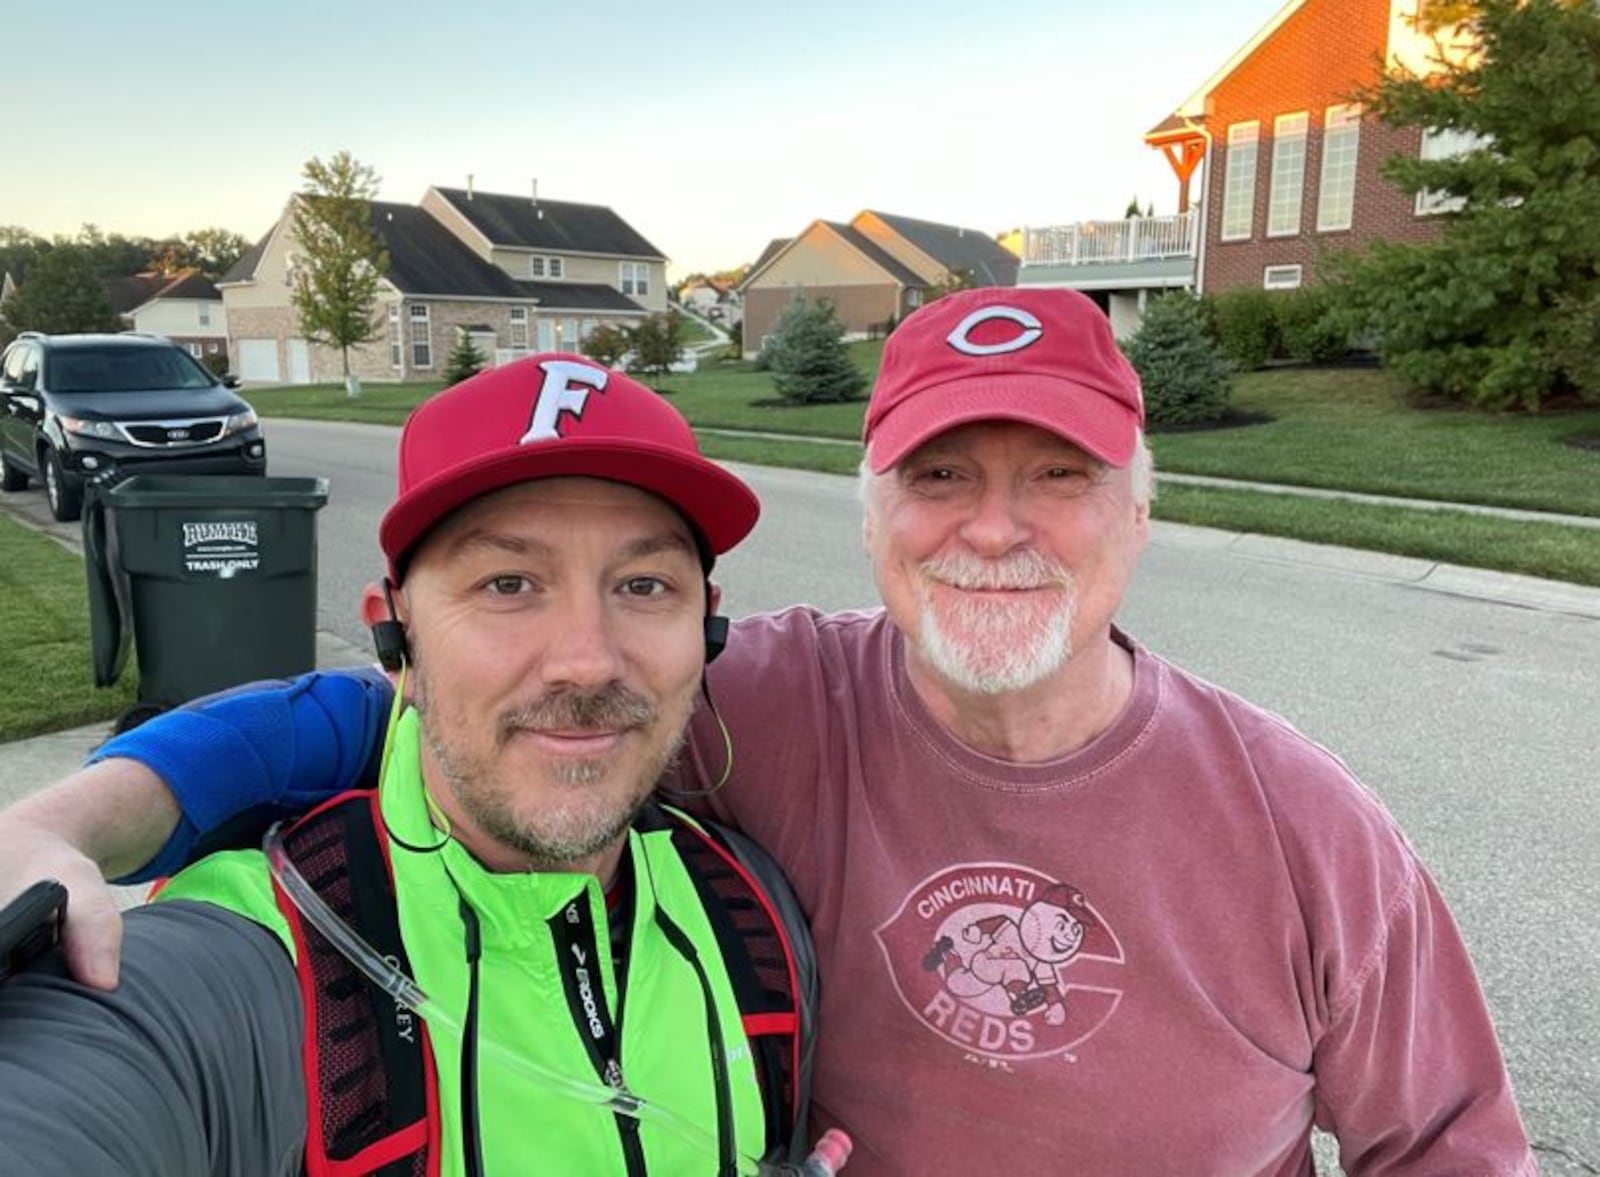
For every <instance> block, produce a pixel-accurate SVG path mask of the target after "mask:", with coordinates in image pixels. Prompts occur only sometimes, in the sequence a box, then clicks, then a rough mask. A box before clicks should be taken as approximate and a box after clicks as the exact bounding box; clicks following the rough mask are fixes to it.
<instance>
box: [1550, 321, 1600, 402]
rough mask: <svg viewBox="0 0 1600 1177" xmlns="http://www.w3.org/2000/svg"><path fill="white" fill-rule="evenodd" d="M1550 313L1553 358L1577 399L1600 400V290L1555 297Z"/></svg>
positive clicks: (1585, 400)
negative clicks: (1579, 296) (1580, 295)
mask: <svg viewBox="0 0 1600 1177" xmlns="http://www.w3.org/2000/svg"><path fill="white" fill-rule="evenodd" d="M1553 316H1554V319H1555V322H1554V324H1553V325H1552V330H1551V333H1550V334H1551V343H1552V352H1553V354H1552V358H1553V359H1554V361H1555V363H1556V364H1557V365H1558V366H1559V367H1560V369H1561V370H1562V372H1563V373H1564V374H1565V375H1566V377H1567V379H1568V381H1569V382H1570V383H1571V385H1572V388H1573V390H1574V391H1575V392H1576V393H1577V394H1578V399H1579V400H1581V401H1583V402H1584V403H1586V404H1600V294H1596V295H1595V296H1593V297H1590V298H1588V299H1577V298H1560V299H1557V300H1556V306H1555V310H1554V312H1553Z"/></svg>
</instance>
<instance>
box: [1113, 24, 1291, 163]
mask: <svg viewBox="0 0 1600 1177" xmlns="http://www.w3.org/2000/svg"><path fill="white" fill-rule="evenodd" d="M1305 3H1306V0H1288V3H1286V4H1285V5H1284V6H1283V7H1282V8H1280V9H1278V11H1277V12H1275V13H1274V14H1273V15H1272V17H1271V19H1269V20H1268V21H1267V23H1266V24H1264V25H1262V26H1261V27H1260V28H1259V29H1257V30H1256V31H1255V34H1254V35H1253V36H1252V37H1251V38H1250V39H1249V40H1248V41H1246V42H1245V43H1244V44H1243V45H1241V46H1239V48H1238V49H1237V50H1235V52H1234V54H1233V56H1232V57H1230V58H1228V60H1227V61H1225V62H1224V63H1223V65H1222V68H1221V69H1219V70H1218V71H1217V72H1216V73H1214V74H1212V75H1211V76H1210V77H1209V78H1207V79H1206V80H1205V82H1204V83H1203V84H1202V85H1201V86H1200V88H1199V89H1198V90H1196V91H1195V92H1194V93H1193V94H1190V95H1189V97H1187V98H1185V99H1184V100H1183V101H1182V102H1181V103H1179V104H1178V108H1177V109H1176V110H1174V111H1173V112H1172V113H1171V114H1170V115H1168V116H1167V117H1166V118H1164V119H1162V120H1161V121H1160V122H1159V123H1157V124H1156V125H1155V126H1153V127H1151V128H1150V130H1148V131H1146V132H1145V138H1146V139H1147V140H1148V139H1159V138H1166V137H1171V136H1172V134H1173V132H1175V131H1178V130H1181V129H1184V128H1185V127H1186V125H1187V124H1191V123H1192V124H1196V125H1198V124H1200V123H1203V122H1205V118H1206V96H1207V95H1209V94H1210V93H1211V91H1213V90H1215V89H1216V88H1217V87H1218V86H1220V85H1222V83H1223V82H1224V81H1226V80H1227V77H1228V75H1229V74H1231V73H1232V72H1233V71H1234V70H1236V69H1238V68H1239V67H1240V66H1241V65H1243V64H1244V63H1245V59H1246V58H1248V57H1249V56H1250V55H1251V54H1252V53H1254V52H1255V51H1256V50H1257V49H1259V48H1261V45H1262V43H1263V42H1265V41H1266V39H1267V38H1268V37H1270V36H1272V34H1273V33H1275V32H1277V31H1278V30H1279V29H1280V28H1281V27H1282V26H1283V23H1284V21H1286V20H1288V19H1289V18H1290V17H1291V16H1293V15H1294V14H1295V13H1296V12H1298V11H1300V9H1301V8H1302V7H1304V5H1305Z"/></svg>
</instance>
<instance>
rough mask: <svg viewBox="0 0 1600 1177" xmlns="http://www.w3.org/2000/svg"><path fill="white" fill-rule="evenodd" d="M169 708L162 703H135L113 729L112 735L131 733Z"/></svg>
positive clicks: (119, 718)
mask: <svg viewBox="0 0 1600 1177" xmlns="http://www.w3.org/2000/svg"><path fill="white" fill-rule="evenodd" d="M166 710H167V707H166V706H165V705H164V704H161V703H135V704H134V705H133V706H132V707H129V708H128V709H127V710H126V711H124V712H123V713H122V714H121V715H119V716H117V722H116V723H114V724H113V725H112V727H111V734H112V735H114V736H120V735H121V734H122V733H123V732H131V731H132V730H133V729H134V728H136V727H138V726H139V725H140V724H141V723H146V722H148V721H149V720H152V719H154V718H155V717H156V716H158V715H160V714H161V713H162V712H163V711H166Z"/></svg>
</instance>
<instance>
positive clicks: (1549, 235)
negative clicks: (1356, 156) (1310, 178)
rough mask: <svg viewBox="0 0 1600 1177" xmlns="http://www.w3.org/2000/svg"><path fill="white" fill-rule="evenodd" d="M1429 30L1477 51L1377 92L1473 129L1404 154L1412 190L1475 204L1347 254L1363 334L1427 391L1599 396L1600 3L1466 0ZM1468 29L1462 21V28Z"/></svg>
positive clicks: (1540, 398) (1474, 399) (1522, 398)
mask: <svg viewBox="0 0 1600 1177" xmlns="http://www.w3.org/2000/svg"><path fill="white" fill-rule="evenodd" d="M1424 11H1425V12H1427V13H1428V14H1429V17H1428V20H1429V22H1430V24H1429V26H1428V27H1429V28H1430V29H1432V30H1434V31H1436V32H1437V33H1438V34H1439V35H1440V36H1442V37H1444V38H1446V39H1448V38H1450V37H1451V35H1452V34H1457V35H1463V36H1464V37H1465V40H1466V41H1467V42H1468V43H1469V46H1470V51H1469V52H1467V53H1464V54H1456V55H1453V56H1451V57H1450V59H1449V60H1448V61H1446V62H1445V63H1444V64H1443V65H1442V68H1441V69H1440V71H1439V72H1438V73H1436V74H1434V75H1432V76H1430V77H1427V78H1422V77H1417V76H1415V75H1412V74H1407V73H1396V74H1391V75H1390V76H1388V77H1386V78H1385V79H1384V80H1383V81H1382V82H1380V83H1379V84H1378V85H1377V86H1376V87H1375V88H1374V89H1373V90H1371V91H1370V92H1368V93H1366V94H1364V95H1363V96H1362V97H1363V101H1364V102H1365V103H1366V105H1367V106H1368V107H1369V108H1370V109H1371V110H1372V111H1374V112H1375V113H1376V114H1377V115H1378V117H1379V118H1381V119H1382V120H1384V121H1385V122H1387V123H1389V124H1391V125H1394V126H1420V127H1425V128H1433V129H1435V130H1452V131H1458V132H1466V133H1468V134H1470V135H1471V136H1474V137H1475V141H1476V143H1477V146H1476V148H1475V149H1473V150H1470V151H1468V152H1466V153H1465V154H1462V155H1459V156H1456V157H1454V158H1450V159H1440V160H1419V159H1405V158H1395V159H1393V160H1391V161H1389V162H1388V163H1387V164H1386V165H1385V169H1384V171H1385V175H1386V176H1388V177H1389V178H1390V179H1391V180H1393V181H1394V182H1395V183H1397V184H1398V185H1399V186H1400V187H1401V188H1403V189H1404V190H1405V191H1407V192H1413V193H1415V192H1420V191H1423V190H1426V191H1428V192H1429V193H1430V194H1438V195H1440V196H1444V197H1454V198H1457V199H1458V200H1459V202H1460V208H1459V211H1454V212H1447V213H1444V214H1442V216H1441V219H1442V221H1443V224H1442V226H1441V228H1442V232H1441V237H1440V239H1439V241H1438V242H1437V243H1436V244H1428V245H1416V244H1411V245H1398V244H1383V243H1378V244H1374V245H1373V246H1372V248H1371V250H1370V251H1369V253H1368V254H1367V255H1366V256H1365V257H1362V258H1359V259H1357V258H1350V257H1345V258H1343V259H1340V260H1339V261H1338V262H1336V264H1335V266H1334V271H1333V272H1334V276H1335V277H1336V278H1342V279H1343V282H1344V286H1345V291H1346V293H1347V295H1348V296H1349V303H1350V306H1351V308H1352V312H1353V323H1354V325H1356V326H1358V327H1370V328H1374V329H1376V331H1377V332H1378V334H1379V337H1380V341H1381V343H1380V346H1381V348H1382V354H1383V357H1384V361H1385V363H1386V364H1387V365H1388V366H1389V367H1391V368H1392V369H1393V370H1394V371H1396V372H1397V373H1399V374H1400V375H1401V376H1403V377H1404V378H1406V379H1407V380H1408V381H1410V382H1411V383H1412V384H1414V385H1417V386H1419V387H1421V388H1424V389H1429V390H1432V391H1436V392H1440V393H1444V394H1446V395H1449V396H1451V397H1455V398H1458V399H1461V400H1465V401H1467V402H1469V403H1473V404H1478V405H1483V406H1487V407H1494V408H1511V407H1521V408H1526V409H1537V408H1538V407H1539V406H1540V405H1541V404H1542V403H1544V401H1545V400H1547V399H1548V398H1549V397H1551V396H1553V395H1559V394H1562V393H1576V394H1578V395H1579V396H1580V397H1581V398H1583V399H1585V400H1590V401H1600V365H1596V364H1595V363H1594V361H1593V358H1592V357H1593V356H1594V354H1595V352H1596V349H1600V12H1597V11H1596V8H1595V6H1594V5H1593V4H1591V3H1589V2H1588V0H1455V2H1452V3H1448V4H1442V5H1437V6H1433V7H1427V8H1425V9H1424ZM1456 21H1459V22H1461V23H1460V24H1459V26H1458V27H1452V22H1456Z"/></svg>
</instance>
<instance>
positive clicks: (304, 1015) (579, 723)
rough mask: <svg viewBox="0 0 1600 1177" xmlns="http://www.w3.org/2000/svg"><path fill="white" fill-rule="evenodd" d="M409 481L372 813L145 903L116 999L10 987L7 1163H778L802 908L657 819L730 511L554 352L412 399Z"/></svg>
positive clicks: (757, 871) (728, 541)
mask: <svg viewBox="0 0 1600 1177" xmlns="http://www.w3.org/2000/svg"><path fill="white" fill-rule="evenodd" d="M398 466H399V494H398V496H397V498H396V499H395V502H394V504H393V505H392V506H391V507H390V508H389V511H388V513H387V514H385V516H384V518H383V523H382V525H381V527H380V529H379V542H380V545H381V547H382V549H383V552H384V555H385V557H386V559H387V562H388V576H387V577H386V578H385V580H384V582H383V583H382V585H381V586H373V587H372V588H371V589H369V590H368V592H367V594H366V597H365V600H364V609H365V613H366V616H367V619H368V621H369V622H370V623H371V624H372V626H373V628H374V631H375V633H376V634H377V635H378V636H379V650H380V655H381V658H382V660H383V663H384V665H385V667H386V668H387V669H389V670H390V671H391V673H393V674H394V675H395V676H396V678H397V680H398V686H399V689H398V690H397V691H396V698H395V703H394V705H393V708H392V711H391V715H390V718H389V723H388V735H387V738H386V741H385V747H384V755H383V769H382V773H381V781H380V782H379V785H378V788H377V789H376V790H361V791H355V792H351V793H348V794H345V795H344V796H343V797H341V798H336V799H334V800H333V801H331V802H330V803H328V804H326V805H324V806H322V807H320V808H319V809H318V810H317V811H316V812H315V813H314V814H312V815H311V816H309V817H307V818H305V819H303V820H300V821H297V822H295V823H294V824H293V825H292V826H290V827H288V828H287V829H286V830H282V831H279V830H276V829H275V830H274V831H273V832H272V833H270V834H268V836H267V840H266V843H265V845H264V847H263V849H262V850H260V851H253V850H252V851H232V852H227V853H220V854H216V855H212V856H209V857H206V858H202V859H201V860H200V861H199V862H197V863H195V864H194V865H193V866H191V867H189V868H188V869H186V870H184V871H183V872H182V873H180V874H178V875H177V876H176V877H175V878H173V879H172V880H170V881H169V882H168V883H167V884H166V885H165V887H164V889H163V891H162V893H161V897H160V898H161V902H159V903H158V904H156V906H155V907H154V908H151V909H146V910H145V911H141V912H138V913H136V914H135V916H134V917H132V918H130V919H129V921H128V924H129V928H130V937H131V940H130V945H129V952H128V954H127V955H128V959H127V961H126V964H125V967H124V982H123V984H122V985H121V986H120V987H119V988H118V989H117V991H116V992H115V993H113V994H99V993H96V992H95V991H93V990H89V989H86V988H84V987H82V986H72V985H65V984H61V983H54V984H52V983H50V982H49V981H47V980H46V979H44V978H36V977H34V976H32V975H28V974H24V975H23V976H21V977H19V978H18V979H17V981H16V982H15V983H14V984H13V985H11V986H8V988H7V990H6V991H5V998H4V1000H3V1001H0V1091H5V1090H8V1089H9V1083H8V1077H9V1079H10V1081H11V1082H26V1085H27V1091H26V1093H25V1094H23V1093H21V1092H13V1093H11V1094H8V1096H7V1098H5V1099H0V1171H4V1172H6V1173H29V1174H36V1175H41V1177H43V1175H47V1174H54V1173H60V1174H71V1173H84V1172H112V1171H115V1172H118V1173H144V1172H149V1173H161V1174H164V1175H169V1177H176V1175H181V1174H193V1175H194V1177H202V1175H207V1174H212V1173H218V1174H221V1173H227V1174H234V1175H243V1174H261V1175H263V1177H276V1175H278V1174H287V1173H290V1172H301V1171H305V1172H309V1173H350V1174H355V1173H367V1172H373V1173H377V1172H383V1173H391V1172H405V1173H418V1174H424V1173H440V1172H451V1173H464V1174H480V1175H481V1174H498V1173H516V1172H527V1171H529V1170H538V1171H541V1172H552V1173H572V1174H601V1173H619V1174H622V1173H627V1174H633V1173H645V1172H701V1173H705V1172H716V1173H724V1174H728V1175H730V1177H731V1175H732V1174H734V1173H736V1172H739V1173H743V1172H754V1171H755V1169H756V1167H757V1165H758V1164H759V1163H761V1162H763V1161H766V1162H774V1163H776V1164H782V1163H784V1162H786V1161H790V1160H792V1161H795V1162H798V1161H799V1160H800V1159H801V1157H802V1156H803V1155H804V1150H803V1148H801V1149H799V1150H798V1152H796V1153H795V1154H794V1155H793V1156H792V1157H791V1149H790V1146H791V1143H793V1144H795V1145H796V1146H798V1145H799V1144H800V1142H801V1140H802V1138H803V1134H804V1131H805V1129H804V1123H805V1112H806V1095H807V1090H808V1086H809V1074H808V1069H807V1068H808V1065H809V1057H808V1056H809V1043H810V1024H811V1018H812V1016H813V1014H812V1010H811V1008H810V1007H811V1004H812V1002H813V1001H814V992H813V989H812V984H811V981H810V978H811V977H813V976H814V970H813V964H812V958H811V949H810V939H809V936H808V934H807V932H806V928H805V923H804V919H803V917H802V916H801V914H800V912H799V909H798V907H797V905H796V904H795V902H794V899H793V896H792V894H790V893H789V891H788V889H787V887H786V885H785V884H784V882H783V880H782V876H781V874H780V873H779V871H778V870H777V868H776V867H775V866H773V865H772V863H771V860H770V859H768V858H767V857H766V856H765V855H764V854H762V853H761V852H760V851H759V850H758V849H757V848H756V847H754V846H753V845H751V844H750V843H749V842H748V841H747V840H744V839H739V838H737V837H736V836H735V835H732V834H731V833H727V832H724V831H720V830H718V829H717V828H716V827H714V826H711V825H709V824H701V823H698V822H695V821H694V820H692V819H690V818H688V817H686V816H683V815H681V814H678V813H675V812H674V811H670V810H666V809H663V808H660V807H658V806H656V805H653V804H651V803H649V800H648V799H649V797H650V794H651V793H652V791H653V790H654V788H655V785H656V782H657V780H658V779H659V778H660V776H661V774H662V772H663V771H664V770H665V768H666V766H667V764H668V763H669V761H670V760H671V759H672V757H673V756H674V755H675V753H676V751H677V749H678V747H679V745H680V744H681V743H682V740H683V732H684V727H685V725H686V724H687V722H688V719H689V715H690V712H691V711H692V710H693V707H694V703H695V696H696V693H697V690H698V687H699V684H700V680H701V675H702V673H703V671H704V668H705V663H706V660H707V657H708V654H711V653H714V652H715V647H717V646H719V645H720V640H721V632H720V626H719V624H718V620H719V619H717V618H715V617H714V612H715V607H716V596H717V594H716V590H715V589H714V588H713V587H712V585H711V583H710V581H709V579H708V576H709V573H710V570H711V566H712V563H713V562H714V560H715V558H716V557H717V556H718V555H720V554H721V553H723V552H725V551H727V550H728V548H730V547H731V546H733V545H734V544H736V543H737V542H738V541H739V540H740V539H742V538H743V537H744V536H745V535H746V533H748V532H749V530H750V528H751V527H752V526H753V525H754V523H755V521H756V516H757V514H758V506H757V503H756V499H755V496H754V495H753V494H752V493H751V492H750V490H749V489H748V488H747V487H746V486H745V485H744V484H743V483H742V482H740V481H739V479H737V478H736V477H734V476H733V475H732V474H729V473H728V472H727V471H725V470H723V469H722V468H721V467H720V466H717V465H715V464H714V463H712V462H709V461H707V460H706V459H705V458H704V457H702V456H701V455H700V453H699V451H698V449H697V447H696V445H695V440H694V435H693V434H692V433H691V432H690V429H689V426H688V424H687V422H685V421H684V420H683V418H682V417H681V416H680V415H679V414H678V413H677V412H676V410H674V409H673V408H672V407H671V406H670V405H668V404H667V403H666V401H664V400H663V399H662V398H661V397H660V396H658V395H657V394H656V393H655V392H653V391H651V390H650V389H648V388H646V387H644V386H643V385H640V384H638V383H636V382H634V381H633V380H630V379H629V378H628V377H626V376H624V375H622V374H621V373H617V372H611V371H608V370H606V369H604V368H602V367H599V366H597V365H595V364H594V363H592V362H590V361H587V360H584V359H582V358H581V357H578V356H564V355H543V356H535V357H532V358H530V359H528V360H525V361H522V362H519V363H514V364H511V365H509V366H507V367H503V368H498V369H494V370H492V371H489V372H486V373H483V374H481V375H479V376H476V377H474V378H472V379H470V380H467V381H465V382H463V383H461V384H459V385H457V386H455V387H454V388H451V389H449V390H447V391H445V392H443V393H441V394H439V395H438V396H436V397H434V398H432V399H431V400H429V401H428V402H427V403H426V404H424V405H423V406H422V407H421V408H419V409H418V410H417V411H416V412H415V413H414V414H412V416H411V419H410V420H409V421H408V422H407V423H406V426H405V429H404V430H403V431H402V433H401V439H400V454H399V463H398ZM332 945H338V948H337V950H335V948H334V947H332ZM408 995H409V996H408ZM395 998H401V999H402V1001H403V1007H402V1006H397V1005H396V1002H395ZM624 1011H626V1014H627V1017H626V1019H624V1017H623V1014H624ZM416 1015H421V1019H420V1020H419V1018H418V1017H417V1016H416ZM424 1026H425V1028H424ZM50 1038H54V1040H55V1041H54V1042H53V1043H52V1044H51V1045H50V1049H49V1055H48V1058H46V1057H44V1055H45V1049H46V1042H47V1039H50ZM302 1043H303V1047H302ZM68 1123H71V1125H72V1128H73V1131H71V1132H63V1131H62V1129H63V1128H65V1127H66V1126H67V1124H68ZM763 1171H764V1172H765V1171H772V1172H777V1171H778V1170H777V1169H776V1168H773V1169H771V1170H768V1169H766V1168H765V1167H763Z"/></svg>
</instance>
